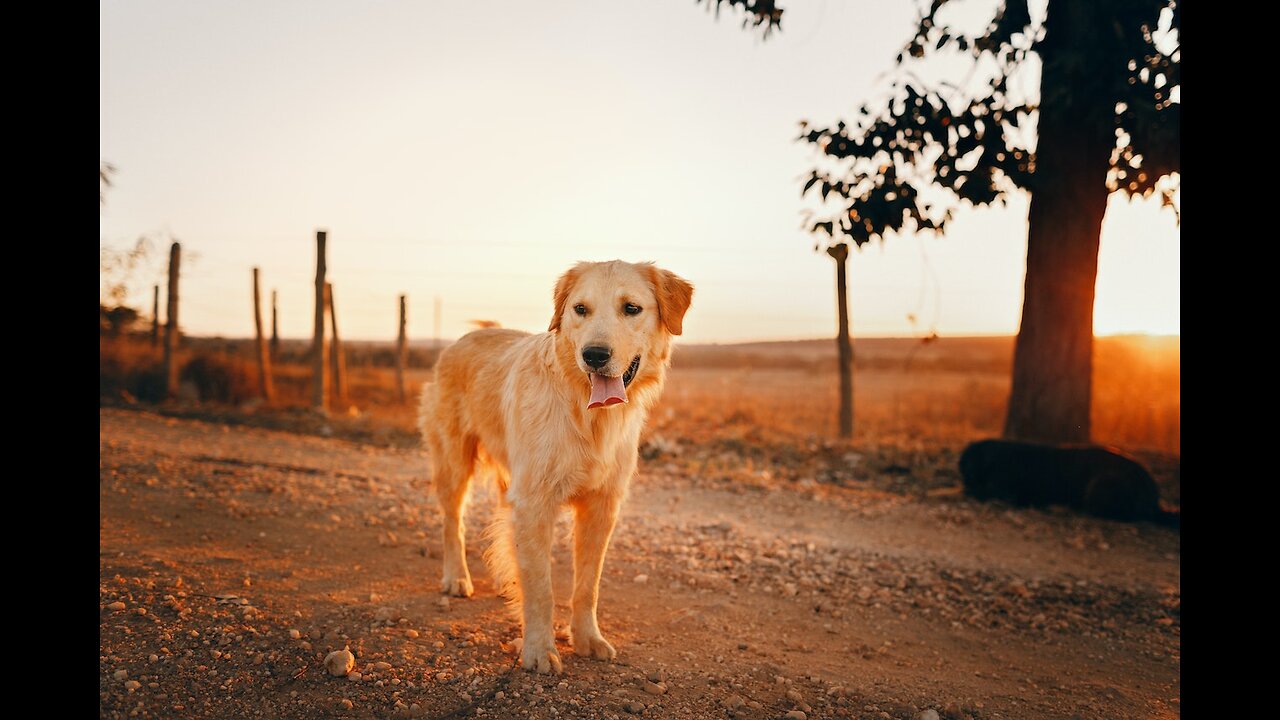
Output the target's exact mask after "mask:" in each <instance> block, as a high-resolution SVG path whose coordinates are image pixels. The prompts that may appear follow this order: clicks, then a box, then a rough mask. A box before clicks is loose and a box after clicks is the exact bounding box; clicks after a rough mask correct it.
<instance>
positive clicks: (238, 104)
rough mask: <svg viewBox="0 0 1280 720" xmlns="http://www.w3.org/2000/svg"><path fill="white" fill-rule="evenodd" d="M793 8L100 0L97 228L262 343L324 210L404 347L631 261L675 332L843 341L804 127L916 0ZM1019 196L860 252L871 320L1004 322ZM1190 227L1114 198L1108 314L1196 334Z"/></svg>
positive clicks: (876, 324)
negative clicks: (584, 269)
mask: <svg viewBox="0 0 1280 720" xmlns="http://www.w3.org/2000/svg"><path fill="white" fill-rule="evenodd" d="M783 6H784V7H785V8H786V14H785V16H784V23H783V31H782V32H781V33H778V34H775V35H772V36H771V37H770V38H769V39H768V40H763V41H762V40H761V38H760V37H759V33H753V32H747V31H744V30H742V29H741V27H740V20H739V19H738V16H737V15H736V14H735V13H732V12H730V11H728V10H727V9H726V10H724V11H723V12H722V14H721V17H720V19H719V20H718V21H717V20H716V19H715V18H714V17H713V16H712V15H711V14H709V13H708V11H707V9H706V8H704V7H702V6H699V5H695V4H694V2H693V0H652V1H651V2H644V3H641V2H563V1H561V0H544V1H543V2H538V3H497V2H492V1H491V0H476V1H474V2H467V3H448V4H444V3H422V2H408V1H402V0H377V1H373V2H339V1H336V0H307V1H306V2H284V1H282V2H271V3H260V2H242V1H238V0H228V1H226V2H218V3H174V2H171V1H168V0H166V1H155V0H112V2H103V3H101V4H100V5H99V10H100V61H101V64H100V70H99V78H100V79H99V88H100V105H99V142H100V148H101V149H100V154H101V158H100V159H101V160H102V161H106V162H109V163H111V164H112V165H114V166H115V167H116V168H117V171H116V173H115V174H114V175H113V177H112V187H110V188H108V189H107V190H106V194H105V203H104V204H103V205H102V207H101V220H100V232H101V239H102V243H103V245H104V246H107V247H112V248H123V247H126V246H129V245H131V244H132V243H133V242H134V241H135V240H136V239H137V238H138V237H140V236H143V235H147V236H148V237H151V238H155V239H156V245H157V247H158V251H157V252H156V253H155V254H154V261H153V262H152V263H151V264H150V265H149V266H148V267H144V268H142V269H140V270H139V271H138V272H136V273H135V274H134V276H132V277H131V278H130V288H131V291H132V292H131V294H130V297H129V301H130V302H131V303H132V304H134V305H135V306H136V307H140V308H143V311H144V314H146V315H148V316H149V313H150V305H151V285H152V283H160V284H162V285H163V279H162V278H163V274H164V266H165V262H166V259H167V244H168V242H169V240H168V238H174V239H177V240H179V241H180V242H181V244H182V247H183V253H184V257H183V262H182V280H181V282H182V285H181V291H180V297H181V299H182V307H181V311H180V319H181V323H182V325H183V327H184V329H185V331H186V332H187V333H189V334H193V335H223V336H227V337H244V336H249V335H252V333H253V315H252V294H251V293H252V285H251V268H252V267H254V266H257V267H260V268H261V270H262V278H263V290H264V293H267V294H268V295H269V293H270V291H271V290H276V291H278V294H279V317H280V332H281V335H282V336H284V337H286V338H293V337H297V338H302V337H309V336H310V333H311V324H312V322H313V321H312V317H313V312H314V309H313V302H314V301H313V297H314V285H313V283H314V274H315V232H316V230H318V229H325V230H327V232H328V244H329V253H328V267H329V278H330V280H331V281H332V282H333V284H334V296H335V300H336V304H337V307H338V324H339V330H341V331H342V334H343V335H344V337H347V338H350V339H358V340H388V339H393V338H394V337H395V335H396V331H397V327H398V326H397V316H396V312H397V307H398V306H397V302H398V301H397V297H398V296H399V295H400V294H401V293H406V294H407V295H408V298H409V319H408V333H409V336H410V338H411V339H427V338H431V337H435V336H437V333H438V336H439V337H441V338H445V339H451V338H456V337H459V336H460V335H462V334H464V333H466V332H468V331H469V330H470V329H472V325H470V324H469V323H470V321H472V320H496V321H498V322H499V323H501V324H502V325H503V326H504V327H513V328H519V329H523V330H529V331H533V332H540V331H543V330H545V329H546V326H547V323H548V321H549V319H550V315H551V309H552V308H551V290H552V287H553V285H554V282H555V279H556V277H557V276H558V275H559V274H560V273H561V272H563V271H564V270H565V269H566V268H567V267H569V266H570V265H572V264H573V263H574V262H577V261H579V260H609V259H614V258H621V259H624V260H630V261H646V260H651V261H655V262H657V263H658V264H659V265H660V266H662V267H666V268H668V269H670V270H672V271H674V272H676V273H678V274H680V275H681V276H683V277H685V278H687V279H688V280H689V281H691V282H692V283H693V284H694V286H695V287H696V291H695V295H694V302H693V306H692V308H691V309H690V311H689V314H688V315H687V316H686V319H685V326H684V327H685V337H684V339H685V341H687V342H739V341H751V340H782V339H798V338H813V337H824V336H831V335H833V334H834V331H835V326H836V319H835V318H836V300H835V283H834V276H835V266H834V263H833V262H832V261H831V260H830V258H828V257H827V256H826V255H825V254H820V253H816V252H814V249H813V248H814V243H815V238H814V237H813V236H811V235H809V234H808V233H807V232H806V231H805V230H804V229H803V227H802V225H801V217H802V216H801V212H802V211H803V210H804V209H806V208H814V204H813V202H812V201H810V200H807V199H802V198H801V197H800V187H801V184H802V183H803V179H804V177H805V176H806V175H807V172H808V170H809V169H811V168H812V167H813V166H814V164H815V160H816V158H815V155H814V150H813V149H812V147H811V146H809V145H807V144H804V143H799V142H796V141H795V138H796V136H797V135H798V123H799V121H800V120H801V119H807V120H809V121H811V122H813V123H816V124H819V125H822V124H826V123H831V122H834V121H835V120H837V119H840V118H851V117H852V116H853V115H854V113H856V111H857V108H858V106H859V105H860V104H861V103H862V102H864V101H866V100H868V99H873V98H876V97H879V96H881V95H882V94H883V92H884V91H885V88H886V83H887V77H886V74H887V72H888V71H889V70H890V69H891V68H892V60H893V56H894V55H895V54H896V52H897V51H898V50H899V49H900V47H901V46H902V44H903V43H904V42H905V41H906V39H907V38H908V37H909V35H910V32H911V30H912V28H913V26H914V22H915V10H914V5H913V4H911V3H905V2H893V1H890V0H875V1H873V0H817V1H816V2H804V1H803V0H794V1H793V2H789V3H784V4H783ZM943 70H944V71H945V70H946V68H944V69H943ZM961 70H963V68H961ZM1026 211H1027V203H1026V199H1025V197H1024V196H1015V197H1012V198H1011V199H1010V202H1009V203H1008V205H1007V206H1006V207H996V208H987V209H980V210H973V209H962V210H960V211H959V212H958V214H957V216H956V219H955V221H954V223H953V224H952V225H951V227H950V228H949V230H948V232H947V234H946V236H945V237H934V236H932V235H929V234H911V235H904V236H891V237H890V238H888V239H887V240H886V242H884V243H882V244H881V243H877V244H873V245H868V246H865V247H863V248H862V249H861V250H860V251H858V252H855V253H853V254H852V255H851V258H850V261H849V273H850V275H849V286H850V313H851V318H852V332H853V334H854V336H855V337H857V336H919V335H924V334H927V333H929V332H931V331H935V330H936V332H938V333H939V334H940V335H942V336H948V335H950V336H959V335H988V334H1011V333H1014V332H1016V331H1017V327H1018V319H1019V316H1020V312H1021V302H1022V282H1023V273H1024V268H1023V263H1024V260H1025V256H1026ZM1180 237H1181V235H1180V230H1179V228H1178V227H1177V225H1176V223H1175V220H1174V217H1173V214H1172V212H1170V211H1169V210H1167V209H1164V210H1162V209H1161V208H1160V207H1159V203H1158V201H1156V200H1154V199H1153V200H1150V201H1141V200H1136V201H1129V200H1126V199H1124V198H1122V197H1120V196H1113V197H1112V198H1111V202H1110V204H1109V205H1108V209H1107V218H1106V222H1105V225H1104V228H1103V234H1102V246H1101V253H1100V258H1099V275H1098V288H1097V299H1096V312H1095V331H1096V332H1097V333H1098V334H1116V333H1129V332H1147V333H1159V334H1177V333H1179V332H1180V310H1179V304H1180V300H1179V298H1180V284H1179V275H1180V249H1179V244H1180ZM437 301H438V302H439V306H440V320H441V322H440V325H439V326H438V327H437V326H436V323H435V319H434V309H435V304H436V302H437Z"/></svg>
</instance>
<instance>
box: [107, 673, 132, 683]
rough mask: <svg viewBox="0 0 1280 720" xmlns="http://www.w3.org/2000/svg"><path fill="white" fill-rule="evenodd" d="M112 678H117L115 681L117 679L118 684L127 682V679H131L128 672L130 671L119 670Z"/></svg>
mask: <svg viewBox="0 0 1280 720" xmlns="http://www.w3.org/2000/svg"><path fill="white" fill-rule="evenodd" d="M111 677H113V678H115V679H116V681H117V682H119V681H121V680H125V679H127V678H128V677H129V671H128V670H117V671H115V672H114V673H113V674H112V675H111Z"/></svg>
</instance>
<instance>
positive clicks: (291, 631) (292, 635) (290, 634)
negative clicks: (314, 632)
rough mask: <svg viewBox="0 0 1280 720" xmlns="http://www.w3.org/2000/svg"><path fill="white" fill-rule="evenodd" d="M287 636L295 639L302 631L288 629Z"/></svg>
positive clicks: (299, 636)
mask: <svg viewBox="0 0 1280 720" xmlns="http://www.w3.org/2000/svg"><path fill="white" fill-rule="evenodd" d="M289 637H291V638H293V639H294V640H297V639H298V638H301V637H302V633H300V632H298V631H297V630H290V631H289Z"/></svg>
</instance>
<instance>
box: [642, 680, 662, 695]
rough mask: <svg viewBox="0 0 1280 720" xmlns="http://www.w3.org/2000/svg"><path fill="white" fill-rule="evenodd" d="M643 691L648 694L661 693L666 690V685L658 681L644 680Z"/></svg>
mask: <svg viewBox="0 0 1280 720" xmlns="http://www.w3.org/2000/svg"><path fill="white" fill-rule="evenodd" d="M644 691H645V692H647V693H649V694H650V695H661V694H663V693H665V692H666V691H667V686H666V685H659V684H658V683H655V682H650V681H648V680H645V681H644Z"/></svg>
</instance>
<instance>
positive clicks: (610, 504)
mask: <svg viewBox="0 0 1280 720" xmlns="http://www.w3.org/2000/svg"><path fill="white" fill-rule="evenodd" d="M571 502H572V503H573V512H574V526H573V620H572V622H571V623H570V625H569V627H570V634H571V636H572V638H573V651H574V652H575V653H577V654H579V655H586V656H588V657H594V658H598V659H600V660H612V659H613V658H614V657H615V656H616V655H617V652H616V651H615V650H614V649H613V646H612V645H610V644H609V641H607V640H605V639H604V636H603V635H601V634H600V626H599V625H598V624H597V623H596V603H597V601H598V600H599V597H600V573H601V570H602V569H603V568H604V554H605V551H606V550H607V549H608V547H609V538H610V536H612V535H613V527H614V525H615V524H616V523H617V520H618V507H619V506H620V505H621V498H619V497H617V496H616V495H613V494H606V493H599V492H595V493H588V494H584V495H580V496H578V497H576V498H574V499H573V500H572V501H571Z"/></svg>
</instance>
